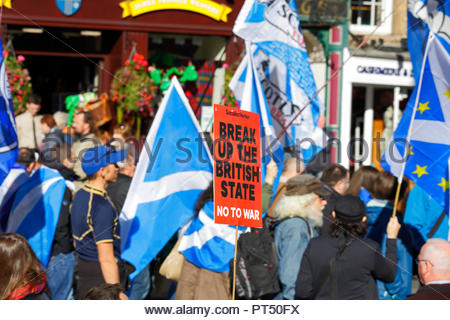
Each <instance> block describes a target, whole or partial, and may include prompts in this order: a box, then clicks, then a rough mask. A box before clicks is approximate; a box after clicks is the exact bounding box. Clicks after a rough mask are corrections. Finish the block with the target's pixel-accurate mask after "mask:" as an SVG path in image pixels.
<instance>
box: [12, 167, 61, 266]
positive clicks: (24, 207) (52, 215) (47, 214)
mask: <svg viewBox="0 0 450 320" xmlns="http://www.w3.org/2000/svg"><path fill="white" fill-rule="evenodd" d="M65 190H66V183H65V181H64V178H63V177H62V176H61V174H60V173H59V172H58V171H56V170H54V169H50V168H47V167H45V166H42V167H41V168H39V169H38V170H36V172H35V173H34V174H33V175H32V176H31V177H30V178H29V179H28V180H27V181H26V182H25V183H24V184H22V186H21V187H20V188H19V190H17V192H16V195H15V197H14V202H13V205H12V209H11V214H10V216H9V220H8V225H7V228H6V231H7V232H15V233H19V234H21V235H22V236H24V237H25V238H26V239H27V240H28V242H29V243H30V246H31V248H32V249H33V251H34V253H35V254H36V256H37V257H38V259H39V260H40V261H41V263H42V264H43V265H44V266H45V267H46V266H47V264H48V262H49V260H50V253H51V249H52V244H53V238H54V236H55V230H56V226H57V224H58V219H59V213H60V211H61V204H62V201H63V197H64V192H65Z"/></svg>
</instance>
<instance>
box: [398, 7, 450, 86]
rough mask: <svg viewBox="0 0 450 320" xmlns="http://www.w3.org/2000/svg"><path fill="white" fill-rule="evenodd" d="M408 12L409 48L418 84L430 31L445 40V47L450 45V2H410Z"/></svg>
mask: <svg viewBox="0 0 450 320" xmlns="http://www.w3.org/2000/svg"><path fill="white" fill-rule="evenodd" d="M407 12H408V13H407V16H408V48H409V53H410V56H411V62H412V65H413V72H414V78H415V80H416V83H418V82H419V76H420V69H421V66H422V61H423V57H424V51H425V47H426V43H427V39H428V34H429V33H430V31H431V32H433V33H434V34H435V36H436V37H438V38H440V39H441V40H443V41H442V43H444V45H445V43H447V44H448V43H450V1H439V0H408V11H407Z"/></svg>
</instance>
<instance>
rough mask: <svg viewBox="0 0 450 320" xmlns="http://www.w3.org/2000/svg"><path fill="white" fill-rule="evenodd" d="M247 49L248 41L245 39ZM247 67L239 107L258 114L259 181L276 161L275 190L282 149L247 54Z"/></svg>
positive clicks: (282, 157)
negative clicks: (259, 140)
mask: <svg viewBox="0 0 450 320" xmlns="http://www.w3.org/2000/svg"><path fill="white" fill-rule="evenodd" d="M246 48H247V51H248V50H250V49H249V48H250V43H249V42H248V41H246ZM248 57H249V58H248V67H247V68H246V75H245V81H244V85H243V88H244V89H243V95H242V100H241V101H240V105H241V109H242V110H244V111H250V112H254V113H257V114H259V118H260V122H259V123H260V125H261V130H260V132H261V152H262V154H261V157H262V158H261V181H264V179H265V176H266V166H267V164H268V163H269V162H270V159H273V160H274V161H275V162H276V163H277V167H278V177H277V179H275V181H274V184H273V188H274V190H277V187H278V179H279V176H280V175H281V172H282V169H283V159H284V149H283V146H282V145H281V143H280V142H279V141H278V140H277V137H276V135H275V128H274V126H273V124H272V117H271V115H270V111H269V106H268V105H267V100H266V97H265V95H264V92H263V89H262V86H261V81H260V80H259V78H258V74H257V73H256V68H255V63H254V61H253V58H252V56H248Z"/></svg>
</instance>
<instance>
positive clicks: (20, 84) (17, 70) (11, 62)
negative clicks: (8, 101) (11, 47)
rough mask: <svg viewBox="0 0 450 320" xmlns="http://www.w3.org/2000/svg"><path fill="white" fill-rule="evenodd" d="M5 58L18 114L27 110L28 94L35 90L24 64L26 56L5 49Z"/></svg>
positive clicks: (15, 109) (16, 113)
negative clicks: (16, 54)
mask: <svg viewBox="0 0 450 320" xmlns="http://www.w3.org/2000/svg"><path fill="white" fill-rule="evenodd" d="M3 59H5V67H6V74H7V75H8V82H9V87H10V90H11V95H12V97H13V105H14V113H15V115H16V116H17V115H19V114H21V113H23V112H25V111H26V102H27V99H28V96H29V95H30V94H31V93H32V92H33V91H32V88H31V77H30V75H29V73H28V70H27V69H26V68H25V66H24V61H25V57H24V56H22V55H18V56H17V57H15V56H14V55H11V54H10V53H9V52H8V51H3Z"/></svg>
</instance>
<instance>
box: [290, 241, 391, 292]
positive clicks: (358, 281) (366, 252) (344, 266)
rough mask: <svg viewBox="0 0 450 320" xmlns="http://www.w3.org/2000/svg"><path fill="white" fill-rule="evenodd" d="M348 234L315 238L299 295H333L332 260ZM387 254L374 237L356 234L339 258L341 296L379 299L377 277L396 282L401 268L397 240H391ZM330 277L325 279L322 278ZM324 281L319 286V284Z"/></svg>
mask: <svg viewBox="0 0 450 320" xmlns="http://www.w3.org/2000/svg"><path fill="white" fill-rule="evenodd" d="M343 237H344V236H343V235H340V236H339V237H332V236H331V235H324V236H320V237H317V238H313V239H311V241H310V242H309V245H308V247H307V248H306V251H305V254H304V256H303V259H302V264H301V267H300V272H299V275H298V278H297V283H296V287H295V295H296V297H297V299H313V298H314V293H315V292H317V293H316V296H315V299H331V297H332V296H331V281H330V273H329V269H330V260H331V259H332V258H333V257H335V256H336V253H337V250H338V243H339V241H340V239H342V238H343ZM386 257H387V258H384V257H383V256H382V254H381V253H380V246H379V245H378V243H376V242H375V241H373V240H370V239H363V238H359V237H358V238H355V239H354V240H353V242H352V243H351V244H350V245H349V246H348V247H347V248H346V249H345V250H344V251H343V253H342V255H341V256H340V257H339V258H338V259H337V260H336V270H337V272H336V278H337V299H342V300H349V299H372V300H373V299H378V291H377V286H376V282H375V280H381V281H384V282H392V281H394V279H395V274H396V271H397V252H396V240H395V239H389V240H388V241H387V248H386ZM325 277H326V280H325V281H324V282H323V281H321V279H324V278H325ZM321 283H322V284H323V285H322V286H321V288H320V290H319V286H320V285H321Z"/></svg>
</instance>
